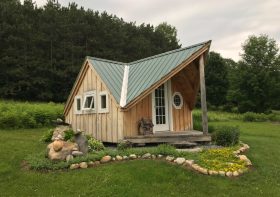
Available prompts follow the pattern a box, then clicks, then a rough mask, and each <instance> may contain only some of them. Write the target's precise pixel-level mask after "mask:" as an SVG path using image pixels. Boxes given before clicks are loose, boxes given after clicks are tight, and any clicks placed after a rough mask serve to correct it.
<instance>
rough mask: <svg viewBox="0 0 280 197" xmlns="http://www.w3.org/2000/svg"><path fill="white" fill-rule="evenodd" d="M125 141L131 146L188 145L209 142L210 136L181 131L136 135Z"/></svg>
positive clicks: (192, 131)
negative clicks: (154, 144)
mask: <svg viewBox="0 0 280 197" xmlns="http://www.w3.org/2000/svg"><path fill="white" fill-rule="evenodd" d="M125 140H127V141H129V142H131V143H132V144H148V143H168V144H188V143H197V142H210V141H211V135H209V134H204V133H203V132H201V131H196V130H191V131H181V132H171V131H164V132H156V133H154V134H152V135H138V136H129V137H125Z"/></svg>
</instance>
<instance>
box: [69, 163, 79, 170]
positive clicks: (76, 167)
mask: <svg viewBox="0 0 280 197" xmlns="http://www.w3.org/2000/svg"><path fill="white" fill-rule="evenodd" d="M79 167H80V165H79V164H77V163H74V164H71V165H70V170H74V169H78V168H79Z"/></svg>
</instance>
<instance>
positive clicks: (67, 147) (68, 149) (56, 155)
mask: <svg viewBox="0 0 280 197" xmlns="http://www.w3.org/2000/svg"><path fill="white" fill-rule="evenodd" d="M53 143H54V142H53ZM53 143H51V144H49V145H48V146H47V152H48V157H49V159H50V160H65V159H66V157H67V155H70V154H71V153H72V149H73V148H74V147H76V146H77V144H75V143H72V142H63V147H62V149H61V150H60V151H55V150H54V147H53Z"/></svg>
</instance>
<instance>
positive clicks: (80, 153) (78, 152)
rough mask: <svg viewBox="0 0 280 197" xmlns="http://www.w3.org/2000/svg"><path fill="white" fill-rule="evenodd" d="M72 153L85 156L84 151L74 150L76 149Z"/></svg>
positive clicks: (76, 155)
mask: <svg viewBox="0 0 280 197" xmlns="http://www.w3.org/2000/svg"><path fill="white" fill-rule="evenodd" d="M72 155H73V156H74V157H79V156H83V155H84V153H83V152H81V151H77V150H74V151H72Z"/></svg>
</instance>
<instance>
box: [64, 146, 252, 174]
mask: <svg viewBox="0 0 280 197" xmlns="http://www.w3.org/2000/svg"><path fill="white" fill-rule="evenodd" d="M249 148H250V147H249V145H248V144H244V143H241V147H240V148H239V149H238V150H236V151H234V152H233V154H234V155H235V156H236V157H238V158H239V159H240V160H243V161H245V163H246V166H247V167H249V166H252V162H251V161H250V160H249V159H248V158H247V156H246V155H243V154H240V153H244V152H245V151H247V150H248V149H249ZM135 159H159V160H166V161H167V162H170V163H174V164H177V165H181V166H186V167H188V168H191V169H192V170H194V171H197V172H199V173H201V174H204V175H220V176H227V177H237V176H240V175H241V174H243V173H245V172H246V171H247V170H241V169H239V170H238V171H234V172H232V171H227V172H225V171H214V170H209V169H206V168H203V167H201V166H199V165H198V164H196V163H195V162H194V160H187V159H185V158H183V157H177V158H175V157H173V156H170V155H169V156H166V157H164V156H163V155H152V154H150V153H146V154H144V155H142V156H140V155H138V156H137V155H136V154H130V155H129V156H120V155H117V156H116V157H111V156H110V155H106V156H104V157H102V159H101V160H100V161H95V162H93V161H90V162H81V163H76V164H71V165H70V167H69V169H70V170H74V169H79V168H82V169H85V168H90V167H95V166H97V165H99V164H104V163H108V162H114V161H126V160H135Z"/></svg>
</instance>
